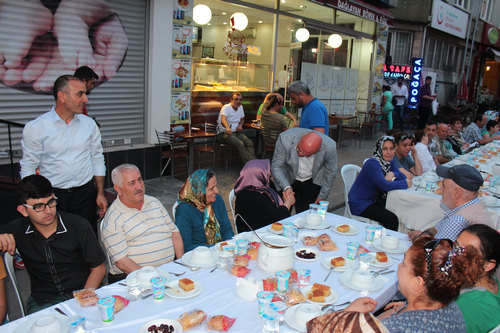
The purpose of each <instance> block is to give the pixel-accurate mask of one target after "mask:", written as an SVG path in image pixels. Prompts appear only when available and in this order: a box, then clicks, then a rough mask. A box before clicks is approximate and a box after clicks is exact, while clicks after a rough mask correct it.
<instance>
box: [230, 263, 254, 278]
mask: <svg viewBox="0 0 500 333" xmlns="http://www.w3.org/2000/svg"><path fill="white" fill-rule="evenodd" d="M250 271H251V269H248V268H246V267H245V266H239V265H234V266H233V267H231V271H230V272H231V274H233V275H234V276H237V277H245V275H247V274H248V273H250Z"/></svg>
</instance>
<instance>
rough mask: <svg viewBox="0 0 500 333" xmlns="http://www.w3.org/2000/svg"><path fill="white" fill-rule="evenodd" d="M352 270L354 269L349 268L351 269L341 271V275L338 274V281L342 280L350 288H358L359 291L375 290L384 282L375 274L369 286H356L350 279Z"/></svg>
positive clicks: (380, 287)
mask: <svg viewBox="0 0 500 333" xmlns="http://www.w3.org/2000/svg"><path fill="white" fill-rule="evenodd" d="M353 272H354V270H351V271H347V272H344V273H342V275H340V282H342V283H343V284H344V285H345V286H346V287H348V288H351V289H354V290H360V291H375V290H379V289H382V287H383V286H384V283H385V281H384V278H383V277H382V276H380V275H378V276H376V277H375V278H374V279H373V282H372V284H371V285H370V286H367V287H364V286H358V285H356V284H353V283H352V281H351V275H352V273H353Z"/></svg>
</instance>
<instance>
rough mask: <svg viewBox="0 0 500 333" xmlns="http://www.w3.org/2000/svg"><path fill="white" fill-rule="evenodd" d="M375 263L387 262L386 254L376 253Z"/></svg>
mask: <svg viewBox="0 0 500 333" xmlns="http://www.w3.org/2000/svg"><path fill="white" fill-rule="evenodd" d="M376 258H377V261H379V262H387V259H388V258H387V254H385V252H377V255H376Z"/></svg>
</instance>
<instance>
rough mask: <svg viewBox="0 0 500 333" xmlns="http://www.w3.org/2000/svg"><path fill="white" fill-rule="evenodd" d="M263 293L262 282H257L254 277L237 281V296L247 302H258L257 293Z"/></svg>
mask: <svg viewBox="0 0 500 333" xmlns="http://www.w3.org/2000/svg"><path fill="white" fill-rule="evenodd" d="M259 291H262V282H261V283H258V282H255V279H254V278H253V277H247V278H237V279H236V295H238V296H239V297H241V298H243V299H244V300H247V301H251V302H253V301H255V300H257V293H258V292H259Z"/></svg>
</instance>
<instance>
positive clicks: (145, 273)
mask: <svg viewBox="0 0 500 333" xmlns="http://www.w3.org/2000/svg"><path fill="white" fill-rule="evenodd" d="M157 276H160V271H158V269H157V268H156V267H153V266H144V267H142V268H141V269H139V271H138V272H137V279H139V282H141V285H142V284H148V283H150V282H151V279H152V278H154V277H157Z"/></svg>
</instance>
